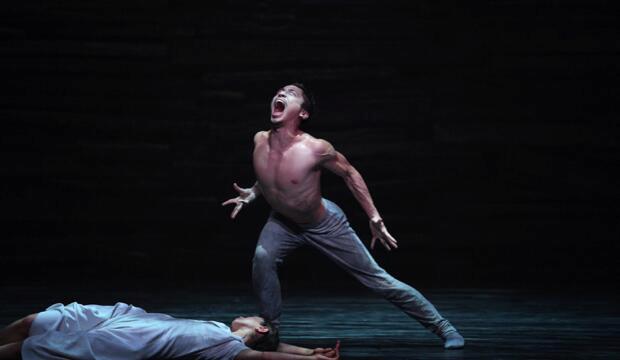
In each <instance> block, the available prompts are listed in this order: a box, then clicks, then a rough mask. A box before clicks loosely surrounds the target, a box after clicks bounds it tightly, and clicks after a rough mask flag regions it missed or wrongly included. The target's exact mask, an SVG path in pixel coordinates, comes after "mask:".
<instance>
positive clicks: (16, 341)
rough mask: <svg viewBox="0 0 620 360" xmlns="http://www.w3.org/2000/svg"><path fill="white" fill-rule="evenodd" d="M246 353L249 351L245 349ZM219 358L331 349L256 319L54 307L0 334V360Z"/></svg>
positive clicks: (325, 355)
mask: <svg viewBox="0 0 620 360" xmlns="http://www.w3.org/2000/svg"><path fill="white" fill-rule="evenodd" d="M251 348H252V349H251ZM20 358H23V359H26V360H28V359H96V360H108V359H110V360H112V359H114V360H130V359H132V360H133V359H205V360H206V359H218V360H219V359H221V360H232V359H235V360H246V359H248V360H251V359H274V360H278V359H281V360H296V359H304V360H310V359H316V360H336V359H339V344H336V347H335V348H334V349H331V348H327V349H323V348H317V349H307V348H303V347H299V346H294V345H289V344H284V343H280V342H279V338H278V332H277V329H275V328H273V327H272V325H271V324H270V323H267V322H265V321H264V320H263V319H262V318H260V317H258V316H255V317H238V318H236V319H234V320H233V322H232V324H231V326H230V328H229V327H228V326H226V325H224V324H222V323H219V322H216V321H202V320H191V319H177V318H174V317H172V316H170V315H166V314H157V313H148V312H146V311H144V310H143V309H141V308H139V307H135V306H133V305H127V304H125V303H120V302H119V303H117V304H116V305H114V306H104V305H81V304H78V303H75V302H74V303H71V304H69V305H66V306H65V305H62V304H55V305H52V306H50V307H49V308H47V310H45V311H43V312H40V313H37V314H32V315H29V316H26V317H25V318H22V319H20V320H17V321H15V322H14V323H12V324H10V325H9V326H7V327H6V328H5V329H3V330H0V359H20Z"/></svg>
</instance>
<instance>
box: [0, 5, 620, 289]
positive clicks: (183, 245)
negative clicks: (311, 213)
mask: <svg viewBox="0 0 620 360" xmlns="http://www.w3.org/2000/svg"><path fill="white" fill-rule="evenodd" d="M0 18H1V19H2V25H1V26H0V34H1V35H0V36H1V38H2V39H3V41H2V43H1V45H0V53H1V55H2V56H1V57H0V64H1V65H0V68H1V69H2V70H3V71H2V72H3V75H2V79H3V80H2V83H3V85H4V86H2V87H1V88H2V94H1V95H2V96H0V117H1V119H2V124H3V131H2V135H1V136H2V145H3V151H2V154H3V158H4V161H3V166H2V167H0V169H1V170H0V172H1V176H2V187H1V191H2V192H1V194H2V228H3V233H4V236H3V242H2V243H3V245H2V248H3V249H2V251H0V262H1V266H2V269H1V270H3V274H5V275H3V276H2V277H0V279H1V280H0V284H2V283H5V284H17V283H22V284H34V283H49V282H54V281H64V280H63V279H65V278H66V277H67V276H69V277H71V278H72V279H76V280H78V281H90V280H98V281H114V282H127V283H133V282H136V281H139V282H140V283H141V284H145V283H155V284H164V285H171V286H179V285H183V284H187V285H189V286H197V285H200V286H204V284H219V285H222V286H223V285H226V284H245V283H247V282H248V280H249V272H250V261H251V256H252V251H253V248H254V244H255V241H256V238H257V236H258V233H259V231H260V228H261V226H262V223H263V222H264V220H265V218H266V216H267V214H268V207H267V205H266V204H265V203H264V202H263V201H259V202H257V203H256V204H255V205H254V206H252V207H251V208H250V209H247V210H245V211H244V212H243V213H242V214H241V216H240V217H239V218H238V219H237V220H236V221H235V222H231V221H230V220H229V219H228V214H229V211H230V209H222V208H221V207H220V205H219V204H220V203H221V202H222V201H223V200H225V199H227V198H228V197H230V196H232V195H233V194H234V193H233V190H232V186H231V184H232V182H233V181H238V182H239V183H240V184H242V185H250V184H251V183H252V182H253V181H254V176H253V171H252V168H251V151H252V136H253V134H254V133H255V132H256V131H258V130H262V129H266V128H267V127H268V102H269V99H270V97H271V96H272V94H273V93H274V91H275V90H276V89H277V88H278V87H279V86H281V85H283V84H285V83H287V82H291V81H296V80H303V81H306V82H307V83H308V84H309V85H310V86H311V87H313V88H314V92H315V94H316V97H317V101H318V113H317V115H316V119H314V120H313V121H312V123H310V124H308V131H310V132H311V133H313V134H314V135H315V136H318V137H322V138H325V139H327V140H329V141H331V142H332V143H333V144H334V145H335V147H336V149H338V150H340V151H341V152H343V153H344V154H345V155H346V156H347V157H348V158H349V160H350V161H351V162H352V163H353V164H354V165H355V166H356V167H357V168H358V169H359V170H360V172H361V173H362V174H363V175H364V176H365V178H366V180H367V182H368V184H369V187H370V190H371V193H372V195H373V196H374V198H375V202H376V204H377V206H378V208H379V210H380V211H381V213H382V215H383V217H384V219H385V221H386V224H387V225H388V228H389V229H390V231H391V232H392V233H393V234H394V235H395V236H396V237H397V239H398V240H399V241H400V244H401V248H400V249H399V250H398V251H397V252H395V253H391V254H386V252H385V251H382V250H379V251H377V252H376V256H377V259H378V260H379V261H380V263H381V264H383V265H384V266H385V267H386V268H388V269H389V270H390V271H392V272H393V273H394V274H396V275H397V276H398V277H400V278H402V279H403V280H406V281H409V282H411V283H413V284H414V285H416V286H420V287H444V286H445V287H453V286H492V287H504V286H523V287H542V288H554V287H567V286H568V287H586V286H600V285H604V286H605V287H606V288H609V287H612V288H614V287H616V286H617V285H614V284H615V283H616V281H615V280H617V277H618V268H617V266H616V265H615V262H616V258H617V253H618V245H617V239H618V238H619V235H620V231H619V229H618V220H619V219H618V215H619V213H618V205H617V204H618V200H620V190H619V189H618V186H617V183H618V178H617V176H615V174H616V172H617V170H618V168H619V167H620V151H619V148H618V140H617V138H618V135H619V131H618V124H617V120H618V115H619V110H618V106H617V94H618V90H619V85H618V84H619V80H620V72H619V66H618V63H619V58H618V54H619V53H620V43H619V42H618V35H619V31H618V30H619V29H618V27H619V25H618V24H619V23H620V21H619V17H618V13H617V12H616V11H614V9H612V6H611V2H609V1H585V0H580V1H562V2H559V1H542V2H541V1H477V2H467V3H461V2H443V1H441V2H435V1H416V2H408V1H394V2H391V1H387V2H386V1H382V2H380V1H349V0H334V1H319V0H315V1H311V0H306V1H289V2H277V1H256V2H247V3H246V2H242V1H219V2H217V4H215V3H214V2H209V1H170V2H169V1H106V2H84V1H46V2H42V1H25V2H21V3H12V4H11V5H9V6H8V7H5V8H4V10H3V12H2V14H1V15H0ZM323 188H324V192H325V196H326V197H328V198H330V199H332V200H335V201H337V202H338V203H339V204H340V205H341V206H342V207H343V208H344V209H345V211H346V212H347V214H348V215H349V218H350V220H351V222H352V223H353V225H354V226H355V228H356V229H357V231H358V233H359V234H360V236H361V237H362V238H364V239H366V240H368V238H369V231H368V228H367V224H366V219H365V217H364V214H363V212H362V211H361V209H360V208H359V206H358V205H357V204H356V203H355V201H354V200H353V198H352V196H351V195H350V194H349V193H348V190H347V189H346V187H345V186H344V184H343V183H342V182H341V181H340V180H339V179H338V178H336V177H335V176H333V175H327V174H325V176H324V183H323ZM285 268H286V271H285V273H284V274H283V280H284V281H285V282H286V283H287V284H288V285H287V286H289V287H291V288H295V287H306V286H309V285H312V286H315V285H316V284H317V282H320V283H321V284H324V285H321V286H325V287H329V286H340V285H341V284H348V285H351V284H352V281H349V278H348V277H347V276H346V275H343V274H342V273H340V272H338V271H334V269H335V267H334V266H333V265H332V264H330V263H329V262H327V261H326V260H325V259H323V258H322V257H321V256H320V255H318V254H317V253H315V252H314V251H311V250H307V251H300V252H298V253H296V254H294V255H293V256H292V257H291V259H290V261H289V262H287V263H286V264H285ZM351 286H355V285H351Z"/></svg>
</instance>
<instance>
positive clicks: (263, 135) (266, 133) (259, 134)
mask: <svg viewBox="0 0 620 360" xmlns="http://www.w3.org/2000/svg"><path fill="white" fill-rule="evenodd" d="M268 137H269V131H265V130H261V131H259V132H257V133H256V134H254V143H255V144H256V143H258V142H259V141H264V140H265V139H267V138H268Z"/></svg>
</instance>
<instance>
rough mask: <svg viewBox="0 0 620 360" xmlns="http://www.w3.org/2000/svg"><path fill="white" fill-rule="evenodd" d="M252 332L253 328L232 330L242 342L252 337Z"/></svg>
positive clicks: (246, 341)
mask: <svg viewBox="0 0 620 360" xmlns="http://www.w3.org/2000/svg"><path fill="white" fill-rule="evenodd" d="M253 333H254V330H253V329H249V328H241V329H239V330H237V331H234V332H232V334H233V335H237V336H239V337H240V338H242V339H243V343H245V344H247V343H248V341H250V339H252V334H253Z"/></svg>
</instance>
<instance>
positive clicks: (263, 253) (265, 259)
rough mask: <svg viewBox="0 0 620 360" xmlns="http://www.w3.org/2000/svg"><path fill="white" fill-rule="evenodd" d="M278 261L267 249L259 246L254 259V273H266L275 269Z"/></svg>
mask: <svg viewBox="0 0 620 360" xmlns="http://www.w3.org/2000/svg"><path fill="white" fill-rule="evenodd" d="M275 263H276V259H275V257H274V256H273V254H270V253H269V251H267V249H265V248H264V247H262V246H260V245H259V246H257V247H256V251H255V252H254V258H253V259H252V267H253V269H254V271H264V270H269V269H272V268H274V267H275Z"/></svg>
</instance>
